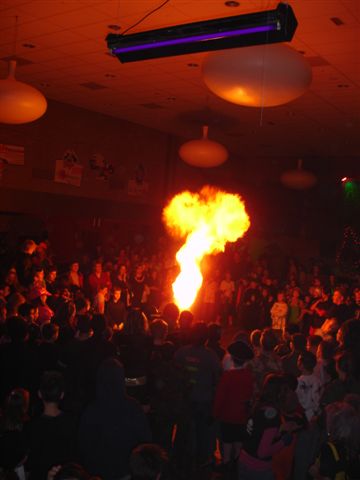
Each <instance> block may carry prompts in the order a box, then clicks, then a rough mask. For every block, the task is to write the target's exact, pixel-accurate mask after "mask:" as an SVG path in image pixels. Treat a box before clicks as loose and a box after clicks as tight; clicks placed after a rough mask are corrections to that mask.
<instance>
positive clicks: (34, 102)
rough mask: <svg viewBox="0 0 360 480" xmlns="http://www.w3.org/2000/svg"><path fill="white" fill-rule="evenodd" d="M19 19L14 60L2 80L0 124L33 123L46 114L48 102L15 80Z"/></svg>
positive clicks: (0, 87) (38, 92)
mask: <svg viewBox="0 0 360 480" xmlns="http://www.w3.org/2000/svg"><path fill="white" fill-rule="evenodd" d="M17 24H18V17H15V38H14V52H13V59H12V60H10V62H9V74H8V76H7V78H5V79H3V80H0V122H1V123H10V124H20V123H28V122H33V121H34V120H37V119H38V118H40V117H41V116H42V115H44V113H45V112H46V108H47V102H46V98H45V97H44V95H43V94H42V93H41V92H40V91H39V90H37V89H36V88H34V87H32V86H30V85H28V84H26V83H23V82H19V81H18V80H16V78H15V70H16V60H15V59H16V37H17Z"/></svg>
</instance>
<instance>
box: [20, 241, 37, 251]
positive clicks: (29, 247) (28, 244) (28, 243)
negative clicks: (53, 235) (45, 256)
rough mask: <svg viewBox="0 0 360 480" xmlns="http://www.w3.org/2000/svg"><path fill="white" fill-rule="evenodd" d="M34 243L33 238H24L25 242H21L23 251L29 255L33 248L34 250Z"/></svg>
mask: <svg viewBox="0 0 360 480" xmlns="http://www.w3.org/2000/svg"><path fill="white" fill-rule="evenodd" d="M36 247H37V245H36V243H35V242H34V240H31V239H28V240H25V242H24V243H23V248H22V249H23V252H24V253H27V254H29V255H32V254H33V253H34V252H35V250H36Z"/></svg>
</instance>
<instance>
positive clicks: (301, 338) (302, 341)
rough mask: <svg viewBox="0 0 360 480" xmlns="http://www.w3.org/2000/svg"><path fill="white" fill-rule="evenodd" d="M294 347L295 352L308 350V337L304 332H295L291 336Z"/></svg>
mask: <svg viewBox="0 0 360 480" xmlns="http://www.w3.org/2000/svg"><path fill="white" fill-rule="evenodd" d="M291 344H292V348H293V350H294V351H295V352H304V351H305V350H306V337H305V335H303V334H302V333H295V334H294V335H292V337H291Z"/></svg>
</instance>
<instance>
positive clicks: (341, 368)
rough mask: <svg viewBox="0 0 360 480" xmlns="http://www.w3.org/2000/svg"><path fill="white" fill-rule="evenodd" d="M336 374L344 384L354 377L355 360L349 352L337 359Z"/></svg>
mask: <svg viewBox="0 0 360 480" xmlns="http://www.w3.org/2000/svg"><path fill="white" fill-rule="evenodd" d="M335 366H336V373H337V374H338V377H339V379H340V380H341V381H342V382H345V381H347V380H350V379H351V378H352V377H353V373H354V365H353V358H352V356H351V354H350V353H349V352H343V353H341V354H340V355H338V356H337V357H336V359H335Z"/></svg>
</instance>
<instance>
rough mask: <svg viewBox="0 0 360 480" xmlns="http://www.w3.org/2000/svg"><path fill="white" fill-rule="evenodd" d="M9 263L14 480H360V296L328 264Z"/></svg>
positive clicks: (8, 398)
mask: <svg viewBox="0 0 360 480" xmlns="http://www.w3.org/2000/svg"><path fill="white" fill-rule="evenodd" d="M118 252H119V253H118V254H117V255H114V254H112V255H109V254H108V253H107V252H106V251H99V252H97V256H96V258H93V259H91V258H89V256H88V255H84V256H81V258H80V256H79V258H74V259H72V261H71V262H69V263H68V264H66V265H64V264H59V265H56V262H55V261H54V257H53V256H52V255H51V249H50V245H49V244H48V242H40V243H39V244H36V243H35V242H34V241H33V240H25V241H24V242H23V244H22V246H21V248H20V249H19V250H18V251H16V252H14V254H12V255H11V254H7V255H4V256H3V258H2V281H1V283H0V401H1V405H2V409H1V415H0V479H2V480H5V479H7V480H12V479H20V480H24V479H30V480H46V479H49V480H60V479H62V480H66V479H67V480H70V479H79V480H82V479H102V480H125V479H129V480H130V479H132V480H160V479H164V480H165V479H177V478H184V479H185V478H211V476H212V475H215V476H219V477H221V478H237V479H238V480H268V479H269V480H306V479H309V478H315V479H318V480H345V479H349V480H355V479H360V288H359V284H358V283H357V281H356V279H347V278H341V277H339V276H336V275H334V274H333V273H332V272H331V270H330V271H329V270H328V271H325V269H324V268H321V266H319V265H317V264H314V265H312V266H311V267H309V266H306V267H304V266H301V265H300V264H298V263H297V262H296V261H295V260H293V259H289V260H288V262H287V265H286V268H285V269H283V270H282V271H279V270H278V269H275V268H274V267H273V265H272V262H271V258H269V257H266V256H262V257H260V259H258V260H257V261H255V262H252V261H251V260H250V258H249V256H248V255H247V254H246V250H245V249H244V247H243V245H240V244H237V245H236V244H235V245H234V246H233V247H232V248H229V249H227V250H226V252H225V253H224V254H222V255H219V256H218V257H216V258H215V259H214V258H213V259H211V258H210V259H208V260H207V262H208V263H206V264H204V272H205V276H204V277H205V278H204V284H203V287H202V289H201V291H200V292H199V295H198V300H197V302H196V304H195V305H194V308H193V309H192V312H190V311H182V312H180V311H179V309H178V307H177V306H176V305H175V304H174V303H172V292H171V283H172V281H173V280H174V278H175V277H176V274H177V267H176V265H174V262H173V261H172V260H171V259H170V260H169V257H168V256H167V255H166V252H164V250H161V251H159V252H155V253H154V252H148V251H146V250H145V249H144V248H142V247H141V248H140V247H139V246H138V247H136V248H130V247H128V248H123V249H119V251H118Z"/></svg>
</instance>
